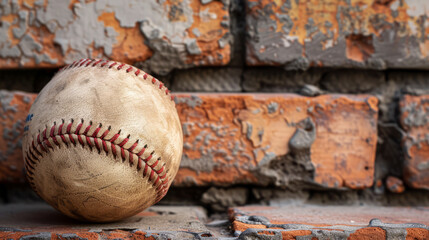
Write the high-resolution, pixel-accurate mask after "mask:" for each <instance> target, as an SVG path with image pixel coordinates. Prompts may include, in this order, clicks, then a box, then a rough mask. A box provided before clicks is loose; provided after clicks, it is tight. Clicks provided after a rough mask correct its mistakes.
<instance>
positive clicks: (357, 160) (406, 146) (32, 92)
mask: <svg viewBox="0 0 429 240" xmlns="http://www.w3.org/2000/svg"><path fill="white" fill-rule="evenodd" d="M426 9H429V5H428V4H427V3H425V2H424V1H414V0H392V1H386V0H384V1H383V0H371V1H370V0H360V1H354V0H352V1H339V0H329V1H328V0H327V1H313V0H307V1H289V0H280V1H263V0H260V1H255V0H231V1H227V0H223V1H210V0H201V1H197V0H191V1H180V0H171V1H149V0H148V1H137V0H135V1H133V0H129V1H117V2H113V1H112V2H109V1H103V0H97V1H69V0H61V1H52V0H49V1H34V0H22V1H15V0H8V1H3V2H2V3H0V20H1V21H0V69H1V70H0V89H2V90H0V105H1V108H0V111H1V117H2V124H1V125H0V131H1V132H2V133H3V134H2V135H1V139H0V141H1V143H2V144H1V145H0V184H1V190H0V199H1V200H0V201H6V202H10V201H22V200H25V199H29V198H30V199H31V198H32V196H31V192H29V191H28V189H27V188H26V184H25V182H24V177H23V161H22V157H21V150H20V136H21V133H22V131H23V125H24V124H23V123H24V120H25V116H26V111H28V109H29V107H30V106H31V103H32V101H33V100H34V98H35V97H36V95H37V92H38V91H40V89H41V88H42V87H43V86H44V85H45V84H46V83H47V82H48V81H49V79H50V78H51V77H52V76H53V74H54V73H55V72H56V71H57V69H58V67H61V66H64V65H65V64H68V63H71V62H73V61H74V60H76V59H79V58H105V59H111V60H116V61H123V62H126V63H129V64H133V65H135V66H137V67H140V68H142V69H144V70H145V71H147V72H149V73H151V74H153V75H154V76H155V77H157V78H158V79H160V80H162V81H163V82H164V83H165V84H166V85H167V86H168V87H169V88H170V89H171V90H172V91H173V92H177V93H176V94H175V96H176V103H177V109H178V112H179V115H180V119H181V121H182V127H183V132H184V154H183V159H182V164H181V168H180V170H179V173H178V176H177V178H176V180H175V182H174V188H173V189H172V190H171V191H170V193H169V194H168V195H167V198H166V199H165V200H164V202H165V203H167V202H170V203H172V202H194V203H195V202H197V203H204V204H206V205H210V206H211V207H212V209H213V210H222V209H223V208H225V207H226V206H231V205H242V204H246V203H252V202H268V203H272V204H279V203H284V202H296V201H298V202H310V203H331V204H336V203H341V204H357V203H371V204H391V205H428V204H429V196H428V192H427V190H428V189H429V162H428V158H427V156H429V155H428V154H429V140H428V137H427V136H426V135H428V133H429V132H428V129H429V128H428V126H429V116H428V114H427V108H428V106H427V105H428V98H429V97H428V96H429V95H428V94H429V84H428V83H429V72H427V71H426V70H427V69H429V60H428V57H427V53H428V51H429V49H428V47H427V46H429V45H428V42H429V40H428V34H429V27H428V26H429V25H428V24H427V20H426V18H427V15H428V14H429V13H428V12H427V11H426ZM191 193H192V194H191ZM184 194H186V195H187V196H189V195H192V196H193V197H185V198H184V197H182V196H183V195H184Z"/></svg>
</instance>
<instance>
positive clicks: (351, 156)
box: [1, 92, 378, 189]
mask: <svg viewBox="0 0 429 240" xmlns="http://www.w3.org/2000/svg"><path fill="white" fill-rule="evenodd" d="M5 94H9V95H12V96H15V95H17V93H9V92H5ZM14 94H15V95H14ZM17 96H19V95H17ZM29 97H30V99H34V97H35V95H29ZM30 102H31V101H29V102H28V103H27V102H22V101H21V102H17V103H16V104H17V105H18V107H17V108H18V109H23V110H22V111H19V113H20V114H21V115H22V116H21V115H20V116H19V118H18V117H17V118H16V119H17V121H18V120H20V122H22V123H23V121H24V120H25V112H26V111H27V109H28V108H29V105H30ZM176 103H177V110H178V112H179V116H180V119H181V121H182V126H183V132H184V155H183V158H182V163H181V169H180V170H179V173H178V175H177V177H176V180H175V185H176V186H189V185H197V186H216V185H217V186H230V185H234V184H241V183H242V184H257V185H276V186H288V185H292V184H296V183H299V182H309V183H312V184H317V185H320V186H325V187H329V188H341V187H348V188H353V189H360V188H365V187H369V186H371V185H372V182H373V175H374V158H375V147H376V142H377V125H376V122H377V111H378V109H377V99H376V98H375V97H371V96H367V95H359V96H352V95H324V96H319V97H314V98H311V97H302V96H298V95H293V94H193V95H189V94H180V95H176ZM24 109H26V110H24ZM11 124H13V123H12V122H11ZM5 129H6V128H5ZM7 131H9V130H7ZM21 133H22V127H20V128H17V129H16V130H15V132H14V133H13V134H14V135H13V136H15V138H14V139H16V140H15V141H17V140H19V139H20V135H21ZM4 136H6V138H3V141H4V142H5V143H7V142H8V141H10V140H9V136H8V135H4ZM6 145H7V144H3V146H5V149H6ZM2 164H3V166H4V168H5V169H6V170H5V171H4V172H2V173H3V176H4V177H3V178H1V179H3V181H4V180H6V178H8V177H9V178H12V180H13V181H19V180H20V181H22V180H23V179H24V178H23V176H22V158H21V153H20V149H18V148H17V149H16V152H15V153H14V154H13V155H7V156H6V161H3V162H2ZM10 166H15V167H14V168H16V171H12V170H9V168H10Z"/></svg>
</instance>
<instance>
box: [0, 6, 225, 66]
mask: <svg viewBox="0 0 429 240" xmlns="http://www.w3.org/2000/svg"><path fill="white" fill-rule="evenodd" d="M69 2H70V3H69ZM228 9H229V3H228V2H224V1H212V2H208V3H206V4H204V3H202V1H200V0H191V1H183V0H169V1H161V2H159V1H151V2H142V1H131V0H127V1H118V2H115V3H109V4H107V3H106V2H104V1H83V2H82V1H61V2H58V1H44V2H43V1H41V2H40V1H13V2H12V1H8V2H7V3H6V4H5V6H2V15H1V16H0V22H2V25H1V26H0V34H1V35H2V36H6V37H5V38H2V39H1V40H0V56H1V57H0V68H17V67H27V68H33V67H57V66H62V65H64V64H68V63H71V62H73V61H75V60H78V59H81V58H109V59H112V60H116V61H121V62H126V63H141V62H146V63H147V68H150V70H151V71H153V72H156V73H166V72H169V71H170V70H172V69H174V68H184V67H191V66H200V65H225V64H226V63H228V62H229V60H230V49H231V46H230V42H229V40H228V39H229V37H228V35H229V34H230V30H229V12H228ZM166 59H167V61H166ZM147 70H148V69H147Z"/></svg>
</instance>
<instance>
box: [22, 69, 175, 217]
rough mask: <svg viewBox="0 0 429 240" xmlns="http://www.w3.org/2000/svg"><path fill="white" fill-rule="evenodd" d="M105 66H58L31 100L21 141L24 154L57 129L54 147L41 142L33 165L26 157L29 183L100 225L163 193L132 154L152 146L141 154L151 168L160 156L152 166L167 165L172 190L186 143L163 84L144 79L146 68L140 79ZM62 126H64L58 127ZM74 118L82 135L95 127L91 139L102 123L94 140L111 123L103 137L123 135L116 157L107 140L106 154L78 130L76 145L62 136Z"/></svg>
mask: <svg viewBox="0 0 429 240" xmlns="http://www.w3.org/2000/svg"><path fill="white" fill-rule="evenodd" d="M108 66H109V65H105V66H103V67H100V64H98V65H97V66H95V67H93V66H92V64H91V65H89V66H86V65H83V66H73V65H72V66H71V67H68V68H66V69H64V70H62V71H60V72H59V73H58V74H57V75H56V76H55V77H54V78H53V79H52V80H51V81H50V82H49V83H48V84H47V85H46V87H45V88H44V89H43V90H42V91H41V92H40V94H39V95H38V97H37V99H36V100H35V102H34V104H33V105H32V107H31V109H30V114H33V116H32V119H31V121H29V122H28V125H27V126H28V131H26V133H25V136H24V139H23V152H24V158H25V157H26V156H28V154H29V151H30V150H31V149H32V147H31V146H32V143H33V144H34V143H36V145H37V136H38V135H39V137H40V138H43V131H44V130H45V129H47V134H46V135H48V136H49V135H50V130H51V128H52V126H55V127H54V132H55V136H54V137H51V138H50V139H49V143H50V145H51V146H52V147H51V148H49V147H47V146H46V144H45V145H44V146H45V147H46V148H47V151H46V152H44V151H42V150H41V147H40V146H39V147H38V148H37V149H38V151H39V152H40V153H41V156H40V155H38V154H36V153H35V151H34V150H33V151H31V152H32V154H33V155H32V156H36V157H37V160H33V162H34V164H33V163H32V162H31V161H30V162H29V161H26V164H27V165H28V164H30V165H32V166H31V167H33V168H34V170H32V169H30V168H29V167H28V166H27V169H29V170H30V171H29V172H30V173H28V175H29V181H30V184H31V185H32V186H33V188H34V189H35V191H36V192H37V193H38V194H39V195H40V197H42V198H43V199H44V200H45V201H47V202H48V203H49V204H50V205H52V206H53V207H55V208H56V209H58V210H59V211H61V212H63V213H64V214H66V215H68V216H70V217H72V218H76V219H81V220H89V221H97V222H105V221H115V220H119V219H122V218H125V217H129V216H132V215H134V214H136V213H138V212H140V211H142V210H144V209H145V208H147V207H149V206H151V205H153V204H154V203H155V202H156V200H157V197H158V198H159V197H162V196H163V195H162V196H160V195H159V193H158V192H157V190H156V187H157V186H159V184H161V181H159V182H158V183H157V184H156V185H154V181H155V177H153V178H152V179H149V178H150V175H149V174H147V175H146V176H144V174H143V171H144V167H142V168H141V169H140V170H138V168H137V165H138V164H137V155H135V154H137V153H138V152H140V150H141V149H142V148H143V147H144V146H145V145H146V146H147V148H146V149H145V151H144V153H143V154H142V155H141V156H140V157H141V158H142V159H145V158H147V157H148V156H149V155H150V154H151V153H153V155H152V157H151V159H150V160H149V161H148V166H150V165H153V164H154V162H155V161H156V160H157V159H160V160H159V163H158V164H157V165H156V166H155V167H154V168H153V169H154V170H156V171H160V169H161V167H162V166H163V165H165V170H164V171H163V172H161V173H159V175H160V176H163V175H164V174H167V175H166V176H167V177H166V178H164V179H168V182H167V183H166V184H167V189H168V187H169V186H170V185H171V182H172V180H173V179H174V176H175V175H176V173H177V170H178V167H179V164H180V159H181V155H182V147H183V136H182V130H181V125H180V121H179V118H178V114H177V111H176V108H175V105H174V102H173V101H171V98H170V95H167V94H166V92H165V91H166V89H165V87H163V86H162V85H161V86H160V82H158V81H155V83H153V82H152V77H151V76H148V77H147V79H144V78H143V74H144V73H143V72H142V71H140V72H139V73H140V74H139V75H138V76H136V74H135V72H136V71H137V69H135V68H132V70H131V71H129V72H127V69H128V70H129V67H130V66H128V65H126V66H124V67H123V68H121V69H120V70H118V69H117V68H116V67H117V66H118V65H116V66H115V67H114V68H111V69H110V68H109V67H108ZM61 123H64V126H63V127H62V130H61V132H59V125H60V124H61ZM70 123H72V124H71V126H72V127H71V132H73V133H74V132H75V131H76V129H77V126H78V125H79V123H82V127H81V129H80V130H79V133H81V134H82V133H83V132H84V131H85V129H86V127H88V126H91V127H90V130H89V131H88V132H87V133H86V135H87V136H91V135H93V133H94V131H95V129H96V128H97V127H100V129H101V131H100V132H99V133H98V134H96V135H97V136H96V138H97V137H100V135H101V134H102V133H103V132H104V131H105V130H106V129H108V128H109V126H110V131H109V133H108V134H107V136H105V139H111V138H112V137H113V136H114V135H115V134H118V133H119V137H118V139H116V140H115V141H114V143H115V144H116V145H115V146H116V147H115V148H116V150H117V151H116V155H117V156H116V158H115V157H114V154H113V153H112V149H111V146H110V142H109V144H107V145H108V146H109V147H110V148H109V150H108V151H107V152H105V151H104V150H101V151H98V150H97V148H95V147H94V142H91V143H92V147H91V146H90V145H91V144H88V143H87V142H86V139H85V138H84V140H85V141H83V142H84V143H85V144H83V145H82V144H79V141H78V139H77V135H78V134H74V135H73V138H74V139H75V140H76V142H77V144H76V145H74V144H71V142H70V140H69V139H68V138H66V139H67V140H68V143H67V142H64V141H62V138H61V137H60V135H61V134H64V133H65V132H66V130H65V128H66V126H67V125H68V124H70ZM65 137H68V136H67V135H65ZM54 138H55V139H56V140H57V142H54V141H53V140H55V139H54ZM125 138H128V139H129V140H128V142H127V143H126V144H124V145H123V146H122V147H123V149H125V150H126V149H131V150H132V151H126V154H125V156H126V159H125V160H124V159H123V158H121V154H120V151H119V152H118V150H119V149H120V148H118V147H117V145H118V144H119V143H121V142H122V141H123V140H124V139H125ZM137 140H138V142H137ZM42 142H43V141H42ZM136 142H137V145H136V146H135V147H134V148H132V146H133V144H135V143H136ZM57 143H59V144H57ZM99 143H101V142H100V141H99ZM42 146H43V144H42ZM130 154H133V156H134V158H133V163H130V161H129V155H130ZM31 173H34V174H31ZM158 200H159V199H158Z"/></svg>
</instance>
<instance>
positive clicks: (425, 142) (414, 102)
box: [400, 95, 429, 189]
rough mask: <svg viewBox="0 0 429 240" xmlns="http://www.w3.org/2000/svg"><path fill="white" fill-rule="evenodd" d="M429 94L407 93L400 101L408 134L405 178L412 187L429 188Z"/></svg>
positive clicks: (404, 140)
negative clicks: (415, 94)
mask: <svg viewBox="0 0 429 240" xmlns="http://www.w3.org/2000/svg"><path fill="white" fill-rule="evenodd" d="M428 108H429V96H428V95H425V96H410V95H406V96H404V97H403V99H402V100H401V102H400V111H401V116H400V121H401V125H402V127H403V129H404V130H405V133H406V135H405V136H404V139H403V147H404V152H405V164H404V180H405V182H406V183H407V185H409V186H410V187H413V188H423V189H429V160H428V159H429V139H428V136H429V135H428V134H429V130H428V127H429V110H428Z"/></svg>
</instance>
